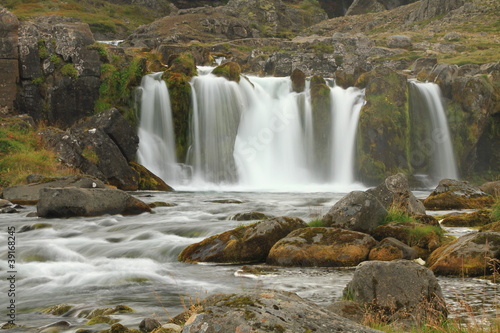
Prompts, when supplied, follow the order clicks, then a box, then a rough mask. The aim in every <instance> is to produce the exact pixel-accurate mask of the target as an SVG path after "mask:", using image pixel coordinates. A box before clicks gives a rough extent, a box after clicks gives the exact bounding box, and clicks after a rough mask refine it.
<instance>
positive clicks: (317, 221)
mask: <svg viewBox="0 0 500 333" xmlns="http://www.w3.org/2000/svg"><path fill="white" fill-rule="evenodd" d="M308 225H309V226H310V227H313V228H314V227H324V226H325V224H324V222H323V220H322V219H321V218H319V219H315V220H312V221H311V222H309V223H308Z"/></svg>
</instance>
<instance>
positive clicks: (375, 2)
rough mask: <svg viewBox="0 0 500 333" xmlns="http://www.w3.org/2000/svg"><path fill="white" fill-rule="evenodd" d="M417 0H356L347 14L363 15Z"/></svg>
mask: <svg viewBox="0 0 500 333" xmlns="http://www.w3.org/2000/svg"><path fill="white" fill-rule="evenodd" d="M415 1H417V0H354V1H353V3H352V5H351V6H350V7H349V9H348V10H347V12H346V15H361V14H366V13H373V12H381V11H384V10H389V9H393V8H396V7H399V6H403V5H407V4H409V3H412V2H415Z"/></svg>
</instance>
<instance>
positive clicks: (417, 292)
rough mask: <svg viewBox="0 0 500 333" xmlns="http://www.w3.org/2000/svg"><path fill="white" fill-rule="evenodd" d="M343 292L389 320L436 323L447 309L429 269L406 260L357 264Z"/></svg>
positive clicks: (375, 314)
mask: <svg viewBox="0 0 500 333" xmlns="http://www.w3.org/2000/svg"><path fill="white" fill-rule="evenodd" d="M344 296H346V297H348V298H350V299H352V300H353V301H355V302H357V303H359V304H360V305H361V307H366V309H367V310H368V311H369V312H371V313H372V315H374V316H380V317H379V319H380V320H384V319H385V320H387V321H389V322H392V321H398V322H400V323H402V322H407V324H409V325H410V326H411V325H415V324H417V325H421V324H423V323H426V324H431V323H433V324H436V323H438V322H440V321H441V320H444V319H446V317H447V314H448V311H447V309H446V303H445V300H444V296H443V293H442V291H441V287H440V285H439V283H438V280H437V279H436V277H435V276H434V274H433V273H432V271H431V270H429V269H428V268H426V267H423V266H421V265H419V264H417V263H415V262H412V261H407V260H395V261H367V262H364V263H362V264H360V265H359V266H358V267H356V271H355V272H354V276H353V278H352V280H351V281H350V282H349V283H348V284H347V286H346V288H345V290H344Z"/></svg>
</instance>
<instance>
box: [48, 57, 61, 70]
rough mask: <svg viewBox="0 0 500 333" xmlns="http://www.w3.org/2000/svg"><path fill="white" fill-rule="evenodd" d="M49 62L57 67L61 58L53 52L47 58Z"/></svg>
mask: <svg viewBox="0 0 500 333" xmlns="http://www.w3.org/2000/svg"><path fill="white" fill-rule="evenodd" d="M49 60H50V62H52V63H53V64H54V66H56V67H58V66H59V65H60V64H61V58H59V56H58V55H57V54H53V55H51V56H50V58H49Z"/></svg>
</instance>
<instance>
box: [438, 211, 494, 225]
mask: <svg viewBox="0 0 500 333" xmlns="http://www.w3.org/2000/svg"><path fill="white" fill-rule="evenodd" d="M440 222H441V225H443V226H445V227H480V226H484V225H486V224H489V223H492V222H494V221H492V220H491V213H490V211H489V210H487V209H481V210H478V211H476V212H473V213H461V214H455V213H452V214H448V215H446V216H445V217H444V218H443V219H442V220H441V221H440Z"/></svg>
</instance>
